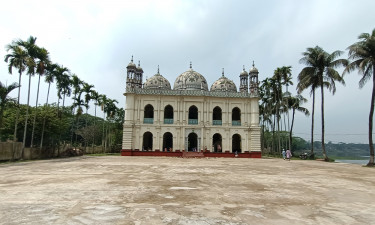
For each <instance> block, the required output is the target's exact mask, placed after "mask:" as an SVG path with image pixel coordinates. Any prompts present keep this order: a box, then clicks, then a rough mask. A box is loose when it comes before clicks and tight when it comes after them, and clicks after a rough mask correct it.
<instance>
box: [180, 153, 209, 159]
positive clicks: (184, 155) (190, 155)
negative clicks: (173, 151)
mask: <svg viewBox="0 0 375 225" xmlns="http://www.w3.org/2000/svg"><path fill="white" fill-rule="evenodd" d="M182 158H204V154H203V152H182Z"/></svg>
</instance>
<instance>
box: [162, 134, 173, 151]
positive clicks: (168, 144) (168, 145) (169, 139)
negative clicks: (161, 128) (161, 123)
mask: <svg viewBox="0 0 375 225" xmlns="http://www.w3.org/2000/svg"><path fill="white" fill-rule="evenodd" d="M172 149H173V135H172V134H171V133H170V132H166V133H164V135H163V151H165V150H167V151H172Z"/></svg>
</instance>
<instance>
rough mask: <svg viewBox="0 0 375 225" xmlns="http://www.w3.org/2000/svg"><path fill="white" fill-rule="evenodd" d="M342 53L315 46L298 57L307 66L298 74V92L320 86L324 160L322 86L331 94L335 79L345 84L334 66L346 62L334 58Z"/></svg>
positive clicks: (345, 62) (326, 158) (325, 158)
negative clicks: (329, 51) (330, 51)
mask: <svg viewBox="0 0 375 225" xmlns="http://www.w3.org/2000/svg"><path fill="white" fill-rule="evenodd" d="M342 53H343V52H342V51H334V52H333V53H331V54H329V53H327V52H326V51H324V50H323V49H322V48H321V47H319V46H316V47H315V48H307V51H306V52H303V53H302V55H303V56H304V57H303V58H301V59H300V63H303V64H305V65H307V67H305V68H303V69H302V71H301V73H300V74H299V75H298V80H299V84H298V85H299V86H297V89H298V88H300V89H299V92H300V91H302V90H304V89H306V88H308V87H310V86H311V87H314V90H315V88H316V87H320V90H321V97H322V100H321V102H322V104H321V112H322V151H323V157H324V160H326V161H328V160H329V159H328V157H327V153H326V150H325V144H324V131H325V127H324V87H326V88H328V90H329V91H332V94H335V92H336V85H335V81H338V82H340V83H342V84H345V81H344V79H343V78H342V77H341V76H340V74H339V73H338V72H337V71H336V70H335V68H336V67H338V66H340V65H343V66H346V65H347V64H348V60H346V59H336V58H337V57H339V56H340V55H341V54H342ZM300 83H301V84H300ZM313 101H314V99H313ZM313 104H314V103H313ZM312 142H313V141H312Z"/></svg>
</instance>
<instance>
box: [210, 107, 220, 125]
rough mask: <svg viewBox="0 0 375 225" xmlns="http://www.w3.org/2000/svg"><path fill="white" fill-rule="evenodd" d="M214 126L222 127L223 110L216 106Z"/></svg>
mask: <svg viewBox="0 0 375 225" xmlns="http://www.w3.org/2000/svg"><path fill="white" fill-rule="evenodd" d="M212 125H222V121H221V108H220V107H219V106H216V107H215V108H214V110H213V111H212Z"/></svg>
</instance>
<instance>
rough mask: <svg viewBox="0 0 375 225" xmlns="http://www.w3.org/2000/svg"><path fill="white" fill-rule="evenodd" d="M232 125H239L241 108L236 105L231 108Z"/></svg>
mask: <svg viewBox="0 0 375 225" xmlns="http://www.w3.org/2000/svg"><path fill="white" fill-rule="evenodd" d="M232 126H241V110H240V109H239V108H238V107H234V108H233V110H232Z"/></svg>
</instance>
